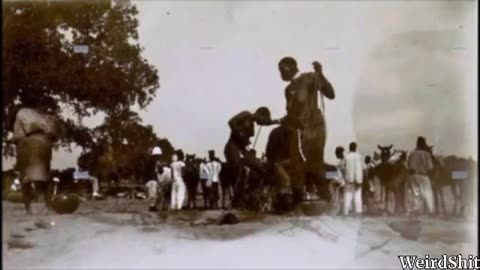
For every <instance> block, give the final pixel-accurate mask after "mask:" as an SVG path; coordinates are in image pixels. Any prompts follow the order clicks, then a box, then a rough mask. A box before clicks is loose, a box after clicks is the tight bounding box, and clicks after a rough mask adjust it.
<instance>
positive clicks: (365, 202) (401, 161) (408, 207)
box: [330, 136, 473, 216]
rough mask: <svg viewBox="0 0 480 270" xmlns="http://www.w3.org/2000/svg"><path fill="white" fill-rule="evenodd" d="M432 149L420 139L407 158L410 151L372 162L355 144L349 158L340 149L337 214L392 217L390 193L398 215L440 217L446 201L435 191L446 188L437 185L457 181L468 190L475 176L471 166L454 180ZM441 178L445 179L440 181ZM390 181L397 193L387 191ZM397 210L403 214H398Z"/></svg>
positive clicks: (335, 194)
mask: <svg viewBox="0 0 480 270" xmlns="http://www.w3.org/2000/svg"><path fill="white" fill-rule="evenodd" d="M431 148H432V147H431V146H428V144H427V141H426V139H425V138H424V137H422V136H419V137H418V138H417V142H416V146H415V148H414V149H413V150H411V151H409V152H408V154H407V151H396V152H394V153H393V154H392V155H390V154H388V155H387V156H386V157H385V158H384V157H382V156H381V155H380V154H378V155H377V156H376V157H375V158H374V159H372V157H371V156H369V155H366V156H365V157H363V156H362V155H361V154H359V153H358V152H357V144H356V143H355V142H352V143H350V145H349V147H348V150H349V151H348V153H347V154H345V153H344V152H345V149H344V148H343V147H342V146H338V147H337V148H336V149H335V155H336V157H337V159H338V162H337V165H336V170H337V171H336V174H335V176H333V177H330V179H331V180H332V185H331V193H332V205H333V208H334V209H335V210H336V211H335V213H338V214H341V215H350V214H351V213H352V212H353V215H355V216H359V215H362V214H364V213H367V214H372V213H374V212H378V211H379V210H381V211H382V212H383V213H389V212H390V209H387V208H388V200H389V197H388V194H387V193H388V192H393V193H395V194H394V195H395V198H394V199H395V211H394V212H395V213H396V214H406V215H408V216H418V215H422V214H425V215H429V216H433V215H435V214H438V213H439V209H436V207H440V203H442V202H439V201H438V200H440V199H443V198H437V197H436V196H435V191H434V189H435V188H434V187H435V186H436V185H437V186H439V185H440V188H443V185H442V184H439V183H436V181H437V182H438V181H457V182H456V183H458V184H459V185H460V186H463V187H468V185H469V184H470V182H469V179H470V180H471V179H472V178H473V172H472V171H471V168H470V166H471V165H461V166H460V167H458V166H457V168H456V169H457V170H460V171H459V172H462V173H465V174H464V176H463V177H460V178H458V179H457V180H454V178H453V177H452V173H453V172H452V171H451V170H450V169H447V168H446V167H445V164H443V162H442V161H441V160H439V159H437V158H435V157H434V155H433V154H432V152H431ZM388 150H390V149H389V148H388ZM441 169H443V170H445V174H443V175H439V173H438V171H439V170H441ZM384 176H386V177H384ZM438 177H443V178H444V179H438ZM387 181H388V182H390V183H395V182H396V183H398V184H397V185H396V186H395V190H393V191H391V190H388V188H387V189H386V186H388V185H389V184H390V183H388V182H387ZM386 182H387V183H386ZM454 188H455V187H454ZM390 189H391V188H390ZM464 189H465V188H463V189H462V188H461V189H460V191H458V192H459V193H460V192H463V191H464ZM452 193H453V196H454V197H455V196H457V195H456V194H455V193H456V192H455V190H452ZM465 193H466V194H463V196H465V197H468V194H467V193H468V192H465ZM460 196H462V195H460ZM379 202H385V206H384V207H383V209H379ZM467 204H469V202H466V201H465V200H462V207H466V205H467ZM352 205H353V207H352ZM437 205H438V206H437ZM352 208H353V209H352ZM397 209H400V210H399V211H397ZM454 210H455V209H454Z"/></svg>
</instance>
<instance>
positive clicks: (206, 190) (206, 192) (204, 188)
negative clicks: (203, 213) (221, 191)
mask: <svg viewBox="0 0 480 270" xmlns="http://www.w3.org/2000/svg"><path fill="white" fill-rule="evenodd" d="M201 186H202V196H203V202H204V204H205V205H204V206H205V208H207V207H208V202H209V196H210V194H209V192H210V188H209V187H207V180H202V181H201Z"/></svg>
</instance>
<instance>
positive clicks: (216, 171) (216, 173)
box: [207, 161, 222, 183]
mask: <svg viewBox="0 0 480 270" xmlns="http://www.w3.org/2000/svg"><path fill="white" fill-rule="evenodd" d="M207 168H208V172H209V177H208V179H209V180H211V181H212V182H213V183H218V182H220V171H221V170H222V164H220V162H218V161H210V162H209V163H208V164H207Z"/></svg>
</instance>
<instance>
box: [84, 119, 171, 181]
mask: <svg viewBox="0 0 480 270" xmlns="http://www.w3.org/2000/svg"><path fill="white" fill-rule="evenodd" d="M93 134H94V140H92V145H91V146H89V147H88V148H86V149H88V150H87V151H85V152H84V153H82V155H81V156H80V157H79V166H81V167H84V168H87V169H89V170H90V171H91V172H92V173H94V174H96V175H98V176H99V177H100V178H105V177H106V178H109V177H110V175H111V174H112V173H113V174H118V176H120V177H136V178H138V177H140V176H141V175H142V174H143V172H144V169H145V166H146V163H147V160H148V158H149V157H150V155H151V151H152V148H153V146H159V147H160V148H161V149H162V151H163V153H164V154H165V156H166V157H170V156H171V155H172V154H173V152H174V148H173V146H172V145H171V143H170V142H169V141H168V140H167V139H160V138H158V137H157V135H156V134H155V132H154V131H153V127H152V126H150V125H142V123H141V119H140V117H139V116H138V114H137V113H135V112H132V111H130V110H123V111H119V112H116V113H115V114H113V115H112V116H109V117H107V118H106V119H105V123H104V124H103V125H101V126H98V127H97V128H95V130H94V131H93Z"/></svg>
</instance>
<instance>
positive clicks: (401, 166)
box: [373, 145, 408, 214]
mask: <svg viewBox="0 0 480 270" xmlns="http://www.w3.org/2000/svg"><path fill="white" fill-rule="evenodd" d="M377 147H378V149H379V150H380V157H381V163H380V164H379V165H377V166H376V167H374V168H373V174H374V175H375V176H377V177H378V178H379V179H380V183H381V189H382V191H383V193H384V194H385V197H384V211H385V212H386V213H387V214H388V213H389V208H388V206H389V202H390V201H391V198H392V196H393V199H394V200H395V210H394V212H395V213H401V212H405V210H406V209H405V183H406V180H407V177H408V170H407V167H406V164H405V163H406V152H405V151H396V152H394V153H395V154H397V153H398V154H399V155H400V158H399V159H398V160H396V161H390V158H391V157H392V152H391V150H392V148H393V145H390V146H387V147H385V146H380V145H377Z"/></svg>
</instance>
